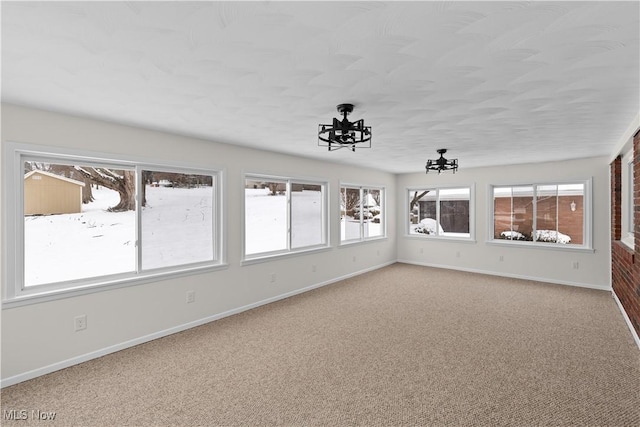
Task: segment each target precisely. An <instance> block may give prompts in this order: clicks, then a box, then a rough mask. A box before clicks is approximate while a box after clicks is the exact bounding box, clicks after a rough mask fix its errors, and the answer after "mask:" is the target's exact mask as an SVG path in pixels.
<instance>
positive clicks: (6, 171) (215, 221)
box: [2, 142, 227, 307]
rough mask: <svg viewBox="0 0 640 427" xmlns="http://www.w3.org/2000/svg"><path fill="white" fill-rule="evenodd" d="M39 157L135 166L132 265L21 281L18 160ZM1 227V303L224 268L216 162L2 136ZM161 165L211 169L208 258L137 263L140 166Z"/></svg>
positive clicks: (222, 218) (20, 172) (200, 170)
mask: <svg viewBox="0 0 640 427" xmlns="http://www.w3.org/2000/svg"><path fill="white" fill-rule="evenodd" d="M33 160H44V161H49V162H51V163H54V162H55V163H56V164H62V165H65V164H66V165H74V164H76V165H77V164H84V165H96V166H98V165H99V166H104V167H111V168H119V169H129V170H134V171H135V180H136V182H135V188H136V190H135V192H136V194H135V200H136V212H135V215H134V217H135V219H134V221H135V224H134V236H135V240H136V242H135V245H136V249H135V260H134V263H133V264H134V268H133V270H132V271H127V272H122V273H115V274H109V275H103V276H94V277H85V278H80V279H74V280H65V281H60V282H52V283H45V284H37V285H32V286H25V283H24V279H25V278H24V267H25V241H24V162H25V161H33ZM3 166H4V167H3V172H2V177H3V182H4V184H3V204H4V206H7V209H6V210H5V211H4V213H5V215H4V220H3V231H4V235H5V236H6V237H5V239H4V241H3V244H4V245H5V246H4V251H3V252H4V260H5V263H6V264H5V265H6V269H5V274H4V275H3V278H4V279H5V280H4V286H3V287H2V293H3V295H2V306H3V307H13V306H20V305H26V304H32V303H38V302H43V301H49V300H55V299H59V298H66V297H69V296H75V295H83V294H89V293H93V292H98V291H101V290H106V289H116V288H120V287H127V286H134V285H138V284H143V283H148V282H152V281H157V280H164V279H168V278H173V277H181V276H185V275H190V274H198V273H202V272H207V271H215V270H219V269H222V268H226V267H227V264H226V227H225V215H224V203H223V197H224V191H223V188H224V170H223V169H222V168H213V167H199V166H190V165H185V164H180V163H178V162H168V161H157V162H156V161H148V159H140V158H136V157H135V156H121V155H114V154H108V153H98V152H91V151H85V150H74V149H66V148H60V147H52V146H39V145H31V144H24V143H15V142H7V143H6V145H5V147H4V150H3ZM149 169H151V170H154V171H167V172H173V173H185V174H198V175H211V176H212V177H213V178H212V179H213V180H214V182H215V184H214V186H213V203H212V232H213V236H212V240H213V242H212V243H213V260H211V261H199V262H193V263H184V264H178V265H174V266H169V267H161V268H153V269H145V270H143V269H142V268H141V250H142V244H141V215H142V209H141V197H139V196H140V188H141V185H142V173H141V172H142V170H149Z"/></svg>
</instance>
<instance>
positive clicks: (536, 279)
mask: <svg viewBox="0 0 640 427" xmlns="http://www.w3.org/2000/svg"><path fill="white" fill-rule="evenodd" d="M398 262H401V263H404V264H413V265H421V266H423V267H434V268H444V269H447V270H457V271H466V272H468V273H478V274H487V275H490V276H499V277H508V278H511V279H522V280H532V281H534V282H543V283H551V284H554V285H568V286H577V287H579V288H589V289H598V290H601V291H610V290H611V287H610V286H608V285H607V286H598V285H592V284H589V283H580V282H571V281H568V280H556V279H547V278H544V277H534V276H526V275H522V274H511V273H503V272H496V271H490V270H480V269H477V268H466V267H459V266H453V265H442V264H433V263H429V262H418V261H412V260H403V259H399V260H398Z"/></svg>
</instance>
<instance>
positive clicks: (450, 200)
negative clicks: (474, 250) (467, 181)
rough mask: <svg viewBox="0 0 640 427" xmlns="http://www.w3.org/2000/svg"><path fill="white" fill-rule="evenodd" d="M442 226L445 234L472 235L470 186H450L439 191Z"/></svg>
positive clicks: (452, 235)
mask: <svg viewBox="0 0 640 427" xmlns="http://www.w3.org/2000/svg"><path fill="white" fill-rule="evenodd" d="M438 197H439V200H440V226H441V227H442V230H443V233H442V234H443V235H444V236H449V237H470V236H471V234H470V232H469V198H470V190H469V189H468V188H448V189H443V190H440V191H439V192H438Z"/></svg>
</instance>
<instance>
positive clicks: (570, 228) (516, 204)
mask: <svg viewBox="0 0 640 427" xmlns="http://www.w3.org/2000/svg"><path fill="white" fill-rule="evenodd" d="M572 202H573V203H575V206H576V210H575V211H572V210H571V203H572ZM537 206H538V218H537V219H536V222H537V228H538V230H555V229H556V218H557V220H558V224H557V228H558V231H559V232H560V233H563V234H566V235H568V236H569V237H571V244H574V245H581V244H582V243H583V235H582V233H583V223H584V220H583V216H584V201H583V197H582V196H559V197H558V198H557V200H556V198H555V197H548V198H540V199H539V200H538V201H537ZM494 209H495V211H494V212H495V217H494V218H495V221H494V238H496V239H499V238H500V233H501V232H503V231H505V230H509V229H510V227H511V219H512V216H513V230H514V231H517V232H519V233H522V234H525V235H530V234H531V232H532V227H533V198H532V197H514V198H513V215H512V213H511V198H510V197H496V198H495V200H494ZM545 213H546V214H548V215H545Z"/></svg>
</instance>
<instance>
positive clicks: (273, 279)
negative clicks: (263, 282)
mask: <svg viewBox="0 0 640 427" xmlns="http://www.w3.org/2000/svg"><path fill="white" fill-rule="evenodd" d="M275 282H276V273H271V283H275Z"/></svg>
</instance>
